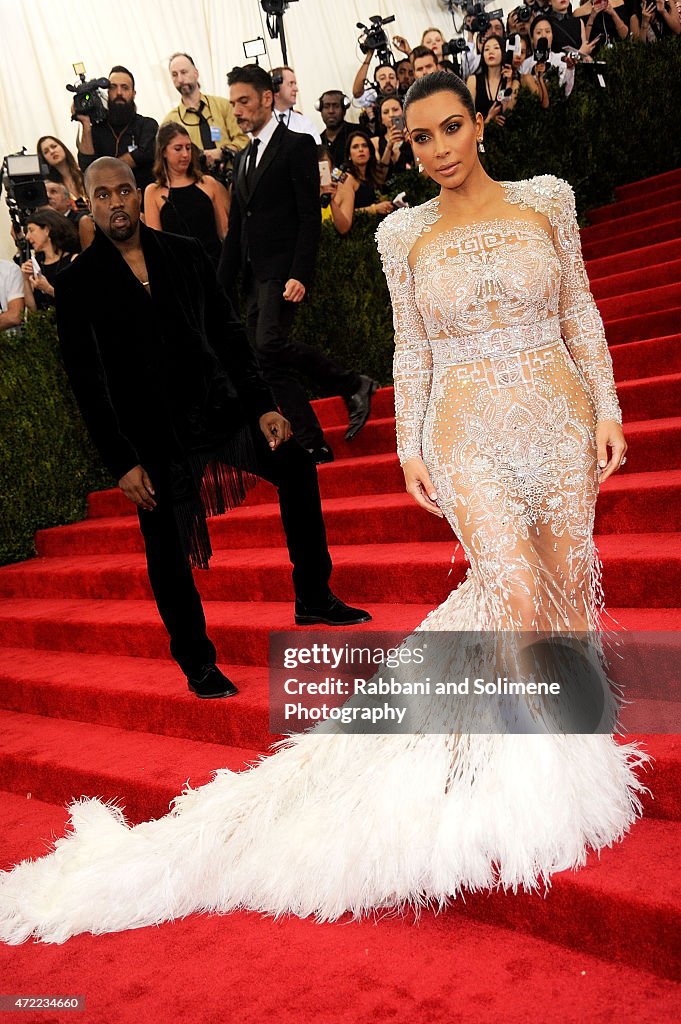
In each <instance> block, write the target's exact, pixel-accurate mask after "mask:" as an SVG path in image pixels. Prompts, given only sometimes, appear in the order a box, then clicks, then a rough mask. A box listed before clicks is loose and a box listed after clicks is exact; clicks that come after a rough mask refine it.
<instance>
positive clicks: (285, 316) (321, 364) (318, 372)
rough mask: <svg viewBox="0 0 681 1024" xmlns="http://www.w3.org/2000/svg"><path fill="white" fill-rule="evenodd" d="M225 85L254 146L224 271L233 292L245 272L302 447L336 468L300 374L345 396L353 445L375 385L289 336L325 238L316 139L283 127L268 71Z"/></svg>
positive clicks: (266, 360) (266, 364) (237, 181)
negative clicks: (322, 228)
mask: <svg viewBox="0 0 681 1024" xmlns="http://www.w3.org/2000/svg"><path fill="white" fill-rule="evenodd" d="M227 80H228V82H229V85H230V99H231V101H232V104H233V107H234V114H235V117H236V120H237V123H238V125H239V127H240V128H241V129H242V130H243V131H246V132H248V133H249V134H250V135H251V142H250V144H249V146H248V147H247V149H245V150H242V151H241V152H240V153H238V154H237V156H236V159H235V161H234V183H233V187H232V204H231V209H230V216H229V231H228V233H227V237H226V238H225V243H224V248H223V253H222V260H221V262H220V267H219V270H218V274H219V277H220V280H221V282H222V284H223V287H224V288H225V290H226V291H227V292H228V293H230V294H231V295H234V291H235V288H236V281H237V277H238V275H239V273H240V272H241V273H242V274H243V279H244V281H243V283H244V287H245V291H246V298H247V311H246V325H247V329H248V334H249V337H250V339H251V343H252V344H253V347H254V348H255V350H256V352H257V354H258V360H259V362H260V366H261V368H262V371H263V374H264V376H265V379H266V381H267V382H268V384H269V385H270V386H271V387H272V390H273V392H274V395H275V397H276V399H277V403H278V405H279V407H280V408H281V410H282V412H283V413H284V415H285V416H287V417H288V419H289V420H290V421H291V423H292V424H293V432H294V434H295V436H296V438H297V439H298V441H299V442H300V443H301V444H302V445H303V447H304V448H307V449H308V451H309V452H310V453H311V455H312V457H313V459H314V460H315V461H316V462H330V461H331V460H332V459H333V453H332V452H331V450H330V448H329V446H328V445H327V444H326V442H325V440H324V434H323V432H322V428H321V426H320V424H319V420H318V419H317V417H316V416H315V413H314V411H313V409H312V406H311V405H310V402H309V399H308V397H307V393H306V391H305V388H304V386H303V383H302V381H301V377H300V375H301V373H302V374H303V375H304V376H306V377H309V378H311V379H312V380H314V381H315V383H316V384H317V386H318V387H319V389H320V391H321V392H322V394H324V395H341V396H342V397H343V398H344V399H345V402H346V404H347V406H348V411H349V416H350V419H349V424H348V430H347V433H346V435H345V436H346V439H347V440H351V439H352V438H353V437H354V436H355V435H356V434H357V433H358V431H359V430H361V428H362V427H363V426H364V424H365V423H366V420H367V417H368V416H369V412H370V408H371V396H372V395H373V394H374V392H375V390H376V387H377V385H376V383H375V382H374V381H372V380H371V379H370V378H369V377H367V376H364V375H363V374H359V373H355V372H354V371H352V370H344V369H341V367H339V366H337V365H336V363H334V362H333V361H332V360H331V359H328V358H327V357H326V356H324V355H323V354H322V353H321V351H319V350H318V349H316V348H313V347H312V346H310V345H304V344H301V343H299V342H295V341H292V340H291V339H290V338H289V333H290V330H291V326H292V324H293V319H294V317H295V313H296V309H297V304H298V303H299V302H301V301H302V299H303V298H304V296H305V294H306V293H307V291H308V290H309V288H310V283H311V281H312V277H313V274H314V269H315V261H316V257H317V248H318V246H319V237H320V233H321V212H320V208H319V164H318V159H317V149H316V146H315V144H314V141H313V139H312V137H311V136H309V135H303V134H300V133H297V132H291V131H288V129H287V128H285V127H284V125H282V124H280V123H279V122H278V121H277V119H276V117H275V116H274V113H273V110H272V104H273V100H274V94H273V91H272V80H271V78H270V76H269V75H268V74H267V72H266V71H265V70H264V69H263V68H261V67H258V66H257V65H255V64H253V65H248V66H246V67H244V68H234V69H233V70H232V71H231V72H230V73H229V75H228V76H227Z"/></svg>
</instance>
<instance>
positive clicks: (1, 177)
mask: <svg viewBox="0 0 681 1024" xmlns="http://www.w3.org/2000/svg"><path fill="white" fill-rule="evenodd" d="M46 177H47V165H46V164H45V163H43V162H42V160H41V159H40V157H39V156H38V154H37V153H27V152H26V147H24V148H23V149H22V150H21V151H20V152H19V153H10V154H8V155H7V156H6V157H5V159H4V160H3V161H2V168H1V169H0V190H1V189H2V186H3V185H4V186H5V202H6V203H7V209H8V210H9V215H10V219H11V221H12V227H13V228H14V237H15V241H16V244H17V249H18V250H19V252H20V253H21V259H22V262H23V261H25V260H27V259H30V256H31V248H30V246H29V244H28V242H27V241H26V239H25V238H24V229H25V227H26V223H27V220H28V217H29V215H30V214H31V213H32V212H33V211H34V210H37V209H39V207H41V206H47V192H46V191H45V178H46Z"/></svg>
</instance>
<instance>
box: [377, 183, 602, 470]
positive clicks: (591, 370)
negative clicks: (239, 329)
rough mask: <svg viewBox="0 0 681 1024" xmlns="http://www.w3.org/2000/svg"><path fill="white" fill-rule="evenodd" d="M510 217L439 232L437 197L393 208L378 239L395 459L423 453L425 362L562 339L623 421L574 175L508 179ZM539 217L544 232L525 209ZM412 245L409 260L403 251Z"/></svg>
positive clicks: (596, 396) (595, 392)
mask: <svg viewBox="0 0 681 1024" xmlns="http://www.w3.org/2000/svg"><path fill="white" fill-rule="evenodd" d="M503 187H504V190H505V192H506V200H507V202H508V204H509V215H508V218H502V219H494V220H490V221H486V222H482V223H476V224H470V225H467V226H465V227H459V228H455V229H454V230H450V231H446V232H443V233H440V234H438V233H437V229H436V225H437V222H438V220H439V218H440V212H439V200H437V199H434V200H431V201H430V202H428V203H425V204H424V205H423V206H420V207H416V208H415V209H411V210H399V211H397V212H396V213H394V214H392V215H391V216H390V217H388V218H387V219H386V220H385V221H384V222H383V224H382V225H381V226H380V227H379V229H378V232H377V235H376V237H377V242H378V247H379V250H380V253H381V257H382V260H383V267H384V270H385V274H386V278H387V280H388V285H389V288H390V293H391V299H392V303H393V318H394V326H395V358H394V380H395V413H396V422H397V438H398V454H399V457H400V461H401V462H404V461H406V459H408V458H412V457H413V456H418V455H420V454H421V444H422V437H421V433H422V428H423V421H424V417H425V413H426V408H427V405H428V399H429V396H430V389H431V384H432V375H433V365H434V364H435V365H438V364H442V363H449V364H456V363H465V362H468V361H472V360H476V359H481V358H482V359H484V358H489V357H498V356H502V355H509V354H510V353H518V352H522V351H531V350H533V349H537V348H538V347H540V346H541V345H545V344H547V343H550V342H555V341H559V340H560V339H561V337H562V339H563V340H564V341H565V344H566V345H567V347H568V349H569V352H570V354H571V356H572V358H573V359H574V361H575V364H576V366H577V368H578V370H579V373H580V374H581V376H582V378H583V380H584V381H585V383H586V386H587V388H588V391H589V394H590V396H591V399H592V401H593V404H594V408H595V411H596V416H597V418H598V419H599V420H604V419H613V420H617V421H618V422H621V413H620V409H619V404H618V401H617V396H616V393H615V388H614V382H613V374H612V361H611V359H610V354H609V352H608V347H607V344H606V341H605V335H604V332H603V324H602V321H601V318H600V315H599V313H598V309H597V307H596V304H595V302H594V300H593V297H592V295H591V292H590V289H589V282H588V278H587V275H586V271H585V268H584V261H583V259H582V255H581V246H580V240H579V228H578V226H577V221H576V215H575V203H574V195H573V192H572V189H571V187H570V186H569V185H568V184H567V183H566V182H564V181H561V180H560V179H558V178H555V177H553V176H551V175H544V176H542V177H538V178H532V179H530V180H529V181H518V182H505V183H503ZM528 209H531V210H534V211H536V212H538V213H540V214H542V215H543V216H544V217H546V219H547V221H548V223H549V225H550V228H551V232H552V233H551V235H549V234H548V231H547V230H545V229H544V228H543V227H542V226H541V225H540V224H539V223H537V222H536V221H533V220H530V219H528V218H527V217H526V216H523V211H526V210H528ZM426 233H432V234H433V239H432V242H430V241H428V242H426V243H425V244H423V245H422V246H421V248H420V251H419V253H418V256H417V257H416V260H415V263H414V267H413V270H412V268H411V267H410V261H409V254H410V252H411V250H412V248H413V246H414V244H415V243H416V241H417V240H418V239H419V238H420V237H421V236H422V235H424V234H426Z"/></svg>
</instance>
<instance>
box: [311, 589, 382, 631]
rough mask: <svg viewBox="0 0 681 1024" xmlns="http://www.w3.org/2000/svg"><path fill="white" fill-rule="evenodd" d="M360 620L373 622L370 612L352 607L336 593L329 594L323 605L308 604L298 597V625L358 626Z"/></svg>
mask: <svg viewBox="0 0 681 1024" xmlns="http://www.w3.org/2000/svg"><path fill="white" fill-rule="evenodd" d="M360 622H371V616H370V615H369V612H365V611H364V610H363V609H362V608H351V607H350V606H349V605H347V604H345V603H344V602H343V601H341V600H340V598H338V597H336V596H335V594H329V596H328V598H327V600H326V601H325V602H324V603H323V604H321V605H306V604H303V602H302V601H301V600H300V599H299V598H296V626H314V625H316V624H317V623H321V624H323V625H325V626H357V625H359V623H360Z"/></svg>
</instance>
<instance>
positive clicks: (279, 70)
mask: <svg viewBox="0 0 681 1024" xmlns="http://www.w3.org/2000/svg"><path fill="white" fill-rule="evenodd" d="M285 71H290V72H291V74H292V75H295V71H294V70H293V68H291V67H289V66H288V64H282V65H281V67H280V68H272V70H271V71H270V75H271V77H272V78H277V76H279V77H281V78H283V77H284V72H285Z"/></svg>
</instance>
